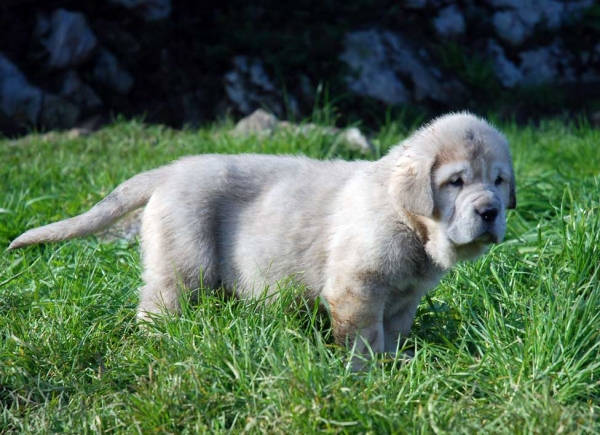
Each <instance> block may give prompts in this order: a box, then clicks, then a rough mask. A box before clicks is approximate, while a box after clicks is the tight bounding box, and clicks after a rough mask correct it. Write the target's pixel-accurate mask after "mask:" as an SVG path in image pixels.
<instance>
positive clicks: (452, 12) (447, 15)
mask: <svg viewBox="0 0 600 435" xmlns="http://www.w3.org/2000/svg"><path fill="white" fill-rule="evenodd" d="M433 26H434V27H435V30H436V32H437V33H438V35H440V36H442V37H449V38H452V37H455V36H458V35H462V34H463V33H464V32H465V28H466V24H465V17H464V16H463V13H462V12H461V10H460V9H459V7H458V6H456V5H451V6H447V7H445V8H443V9H441V10H440V11H439V12H438V14H437V16H436V17H435V18H434V19H433Z"/></svg>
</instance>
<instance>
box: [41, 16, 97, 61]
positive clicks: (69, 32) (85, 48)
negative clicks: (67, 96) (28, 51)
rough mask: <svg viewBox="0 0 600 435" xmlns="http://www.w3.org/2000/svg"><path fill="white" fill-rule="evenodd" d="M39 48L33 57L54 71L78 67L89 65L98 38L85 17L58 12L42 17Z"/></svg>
mask: <svg viewBox="0 0 600 435" xmlns="http://www.w3.org/2000/svg"><path fill="white" fill-rule="evenodd" d="M34 39H36V40H37V46H38V49H37V50H34V52H33V57H34V58H36V59H39V60H42V61H43V62H44V64H45V66H46V67H47V68H49V69H51V70H56V69H64V68H70V67H75V66H78V65H80V64H82V63H83V62H85V61H86V60H87V59H88V58H89V57H90V55H91V54H92V52H93V50H94V49H95V48H96V45H97V42H98V41H97V39H96V36H95V35H94V32H92V30H91V29H90V27H89V25H88V23H87V20H86V18H85V16H84V15H83V14H81V13H79V12H70V11H67V10H65V9H57V10H56V11H54V12H53V13H52V15H51V16H50V17H47V16H44V15H39V16H38V20H37V24H36V27H35V30H34Z"/></svg>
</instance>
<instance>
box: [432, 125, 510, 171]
mask: <svg viewBox="0 0 600 435" xmlns="http://www.w3.org/2000/svg"><path fill="white" fill-rule="evenodd" d="M437 148H438V149H437V152H436V160H435V166H436V167H437V168H441V167H443V166H446V167H452V166H460V165H464V164H468V165H469V166H470V167H471V170H472V171H474V172H475V173H479V174H481V173H488V172H489V171H490V170H491V169H493V167H495V166H506V164H507V163H508V162H509V161H510V154H509V151H508V143H507V142H506V139H504V137H503V136H502V135H501V134H499V133H498V132H496V131H494V130H491V129H490V130H487V131H486V130H484V131H482V130H481V129H474V128H465V129H464V130H463V131H462V132H455V133H454V134H452V135H449V136H446V137H444V138H438V141H437ZM508 164H510V163H508Z"/></svg>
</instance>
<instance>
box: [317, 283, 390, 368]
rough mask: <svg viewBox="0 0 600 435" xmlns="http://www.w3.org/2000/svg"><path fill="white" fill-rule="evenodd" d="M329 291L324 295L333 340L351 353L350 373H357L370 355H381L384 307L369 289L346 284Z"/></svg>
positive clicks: (383, 341)
mask: <svg viewBox="0 0 600 435" xmlns="http://www.w3.org/2000/svg"><path fill="white" fill-rule="evenodd" d="M336 281H338V285H336V286H335V287H330V288H328V289H327V290H326V291H325V292H324V294H323V299H324V300H325V302H326V304H327V307H328V309H329V314H330V316H331V323H332V330H333V338H334V340H335V342H336V343H337V344H339V345H344V346H347V347H348V348H349V349H354V352H355V356H354V358H353V360H352V369H353V370H354V371H360V370H362V369H363V368H364V366H365V359H367V358H369V357H370V355H371V353H382V352H383V350H384V344H385V337H384V328H383V304H382V303H380V301H379V300H378V299H377V298H375V297H373V296H374V295H373V294H372V291H373V290H372V289H370V288H367V287H364V286H361V285H357V284H356V283H352V284H349V283H346V284H347V285H341V282H340V281H339V280H336Z"/></svg>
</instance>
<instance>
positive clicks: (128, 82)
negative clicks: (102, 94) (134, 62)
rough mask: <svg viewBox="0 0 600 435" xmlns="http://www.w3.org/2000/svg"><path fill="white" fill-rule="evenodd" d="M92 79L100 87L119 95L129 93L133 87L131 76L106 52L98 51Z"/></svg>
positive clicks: (103, 50)
mask: <svg viewBox="0 0 600 435" xmlns="http://www.w3.org/2000/svg"><path fill="white" fill-rule="evenodd" d="M93 75H94V79H95V80H96V81H97V82H98V83H100V84H101V85H102V86H105V87H107V88H110V89H113V90H114V91H116V92H117V93H119V94H121V95H125V94H127V93H129V91H130V90H131V88H132V86H133V77H132V75H131V74H130V73H129V72H128V71H127V70H126V69H125V68H123V67H122V66H121V65H120V64H119V61H118V60H117V58H116V57H115V56H114V55H113V54H112V53H111V52H110V51H108V50H106V49H100V51H99V53H98V57H97V58H96V63H95V65H94V71H93Z"/></svg>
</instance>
